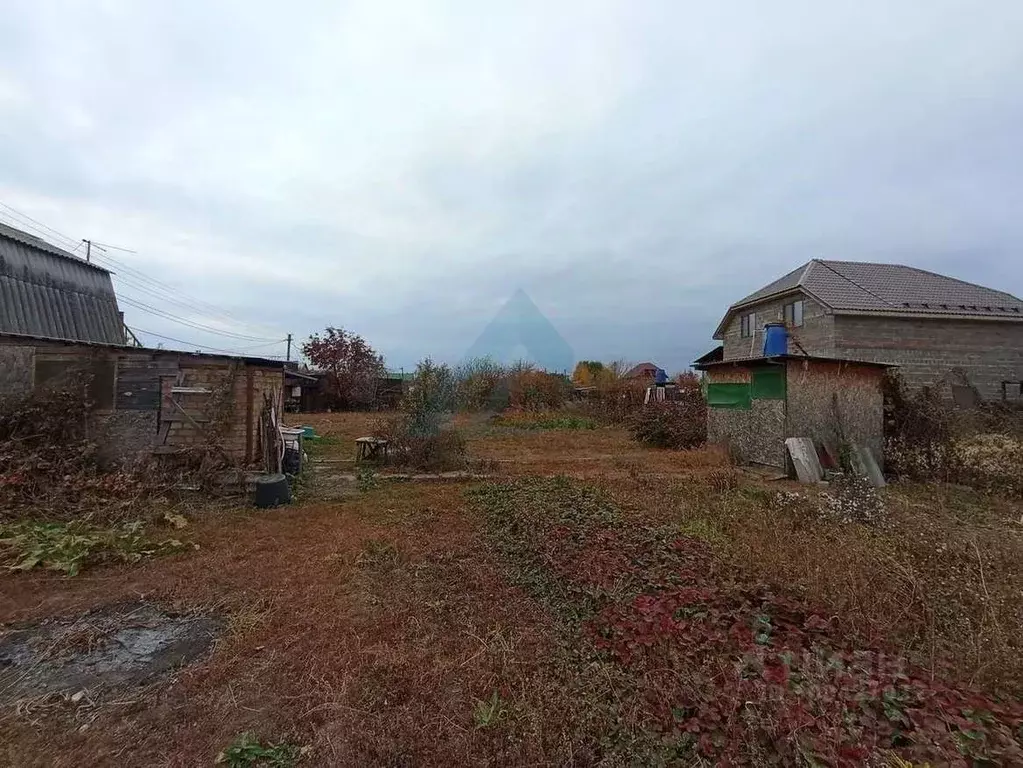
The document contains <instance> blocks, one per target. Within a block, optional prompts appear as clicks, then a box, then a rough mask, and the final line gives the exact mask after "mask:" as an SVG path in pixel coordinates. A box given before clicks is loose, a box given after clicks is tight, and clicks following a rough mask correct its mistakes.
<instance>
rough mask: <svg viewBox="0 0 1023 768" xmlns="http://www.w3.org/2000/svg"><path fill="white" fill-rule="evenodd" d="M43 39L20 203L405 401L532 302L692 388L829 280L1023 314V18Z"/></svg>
mask: <svg viewBox="0 0 1023 768" xmlns="http://www.w3.org/2000/svg"><path fill="white" fill-rule="evenodd" d="M37 6H38V4H37V5H31V4H21V5H18V6H17V7H16V8H14V9H12V10H11V11H10V12H8V13H5V14H4V17H3V19H0V174H2V175H0V192H2V195H0V201H3V202H6V203H8V204H11V205H14V206H15V207H17V208H19V209H20V210H24V211H25V212H27V213H29V214H30V215H32V216H34V217H36V218H39V219H40V220H42V221H45V222H47V223H48V224H50V225H51V226H54V227H56V228H57V229H59V230H61V231H64V232H67V233H68V234H70V235H72V236H73V237H86V236H89V237H93V238H95V239H100V240H103V239H105V240H106V241H107V242H115V243H118V244H121V245H125V246H127V247H132V248H136V249H137V250H139V251H140V253H139V255H138V256H134V255H123V256H119V257H118V258H122V259H124V260H125V261H126V263H129V264H130V265H132V266H134V267H135V268H137V269H143V270H144V271H145V272H146V273H147V274H151V275H153V276H154V277H157V278H158V279H160V280H165V281H169V282H174V283H176V284H180V285H182V287H183V288H185V290H187V291H188V292H189V293H190V294H192V295H196V296H199V297H200V298H201V299H203V300H205V301H209V302H212V303H214V304H217V305H218V306H223V307H226V308H227V309H228V310H229V311H231V312H232V313H233V314H236V315H241V316H243V317H245V318H246V319H247V320H249V321H250V322H251V323H253V324H256V323H258V324H261V325H262V324H267V323H270V324H272V325H273V326H274V327H275V328H278V327H279V326H283V328H282V329H281V330H284V331H292V332H294V333H295V334H297V335H299V336H304V335H306V334H308V333H309V332H311V331H313V330H316V329H318V328H322V327H323V326H324V325H327V324H343V325H345V326H347V327H352V328H354V329H355V330H357V331H359V332H361V333H363V334H364V335H365V336H366V337H367V338H369V339H370V340H371V341H373V342H375V343H376V344H377V345H378V346H379V347H380V348H381V349H382V350H383V351H384V352H385V354H387V356H388V358H389V360H390V362H391V363H392V364H394V365H395V366H396V367H397V366H405V367H410V366H411V365H412V364H413V363H414V362H415V360H416V359H417V358H418V357H421V356H423V355H425V354H433V355H435V356H436V357H439V358H442V359H450V360H454V359H457V358H458V357H459V356H460V355H461V354H462V353H463V352H464V351H465V349H466V348H467V347H468V345H469V344H471V343H472V341H473V340H474V339H475V337H476V336H477V335H478V334H479V332H480V330H481V329H482V328H483V327H484V326H485V324H486V323H487V322H488V321H489V319H490V317H492V315H493V314H494V313H495V312H496V311H497V309H498V308H499V307H500V305H501V303H502V302H503V301H504V300H505V299H507V298H508V297H509V296H510V295H511V294H512V293H513V292H514V291H515V290H516V289H517V288H520V287H521V288H524V289H525V290H526V291H527V292H528V293H529V295H530V296H531V297H532V298H533V299H534V301H535V302H536V303H537V305H538V306H539V307H540V308H541V309H542V310H543V311H544V312H545V313H547V314H548V316H549V317H550V318H551V319H552V321H553V322H554V323H555V325H556V326H557V327H558V329H559V330H560V331H561V333H562V335H563V336H564V337H565V339H566V340H567V341H568V342H569V343H570V344H571V345H572V346H573V348H574V349H575V350H576V353H577V354H579V355H580V356H584V357H603V358H617V357H622V358H630V359H633V360H638V359H653V360H655V361H656V362H658V363H659V364H661V365H662V366H665V367H668V368H680V367H682V366H683V365H684V364H685V363H686V362H687V361H688V360H690V359H692V357H693V356H694V355H696V354H699V353H700V352H702V351H704V349H705V348H707V347H709V346H710V344H711V343H712V342H711V340H710V338H709V337H710V333H711V331H712V330H713V328H714V325H715V324H716V322H717V320H718V318H719V315H720V313H721V312H722V310H723V309H724V307H725V306H726V305H727V304H728V303H729V302H730V301H732V300H733V299H734V298H736V297H738V296H741V295H744V294H745V293H748V292H749V291H751V290H753V289H755V288H756V287H758V286H759V285H761V284H763V283H765V282H767V281H768V280H770V279H772V278H774V277H776V276H777V275H779V274H781V273H783V272H785V271H787V270H789V269H791V268H792V267H793V266H795V265H796V264H798V263H801V262H803V261H805V260H807V259H809V258H812V257H816V256H827V257H831V258H853V259H856V258H863V259H879V260H892V261H902V262H905V263H910V264H914V265H917V266H921V267H924V268H930V269H934V270H936V271H943V272H947V273H949V274H953V275H955V276H958V277H962V278H965V279H972V280H976V281H979V282H986V283H989V284H991V285H993V286H995V287H999V288H1003V289H1008V290H1011V291H1014V292H1016V293H1020V292H1023V284H1021V283H1023V268H1021V267H1020V266H1019V263H1020V260H1019V258H1018V253H1019V249H1020V243H1021V241H1023V220H1021V219H1020V217H1019V216H1018V211H1019V210H1020V208H1021V204H1023V189H1021V184H1020V181H1019V179H1020V178H1023V152H1020V151H1019V148H1018V137H1019V133H1020V127H1021V122H1023V120H1021V117H1023V49H1021V48H1020V46H1019V45H1018V40H1019V39H1021V38H1023V6H1021V5H1019V4H1018V3H1014V2H1010V1H1009V0H1003V1H1002V2H994V3H989V4H988V5H987V6H985V9H984V12H983V13H980V12H978V11H977V8H976V6H975V5H974V4H971V3H967V2H952V1H951V0H943V1H941V2H931V3H928V4H926V6H922V5H920V4H916V3H906V4H898V3H888V2H880V0H879V1H878V2H869V3H855V4H854V3H827V4H821V3H810V2H779V3H771V4H762V3H756V2H734V3H717V4H707V3H700V4H696V3H675V2H663V3H643V4H635V3H626V2H611V1H608V2H602V3H590V2H587V3H582V2H578V3H576V2H569V3H559V4H550V3H546V4H540V3H516V4H514V5H512V6H505V7H503V8H498V7H497V6H493V7H488V6H487V5H486V4H478V3H468V2H465V3H427V4H420V3H411V2H410V3H405V4H391V3H370V2H364V3H360V2H352V3H346V4H342V5H337V4H335V3H330V2H322V3H299V4H295V5H294V6H280V5H270V4H264V3H244V4H243V3H232V4H220V3H217V4H213V5H211V4H209V3H200V2H183V3H177V4H174V5H173V6H167V7H166V8H160V7H158V6H151V5H150V4H140V3H134V2H127V1H125V2H115V1H114V0H108V1H107V2H97V3H96V4H94V5H93V6H89V5H79V4H67V5H61V4H45V7H43V6H39V7H37ZM278 307H281V309H278ZM127 315H128V319H129V321H130V322H134V323H136V324H138V325H140V326H141V327H145V328H149V329H151V330H155V331H157V332H162V333H166V335H169V336H177V337H180V338H188V339H190V340H191V339H195V340H196V341H199V342H201V343H205V344H209V345H211V346H223V345H224V344H225V343H227V344H230V343H231V342H225V340H223V339H220V340H218V339H217V337H214V336H204V335H203V334H201V333H200V332H198V331H190V330H188V329H184V328H180V327H176V326H175V325H174V324H171V323H166V322H165V321H162V320H159V319H157V318H151V317H146V316H145V315H139V314H138V313H135V312H133V311H131V310H130V309H129V311H128V313H127Z"/></svg>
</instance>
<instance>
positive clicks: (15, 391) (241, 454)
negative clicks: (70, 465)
mask: <svg viewBox="0 0 1023 768" xmlns="http://www.w3.org/2000/svg"><path fill="white" fill-rule="evenodd" d="M284 367H285V364H284V363H283V362H282V361H279V360H267V359H264V358H257V357H235V356H231V355H212V354H201V353H196V352H180V351H175V350H167V349H149V348H145V347H129V346H126V345H123V344H106V343H95V342H84V341H71V340H67V339H53V338H45V337H41V336H30V335H24V334H8V333H0V398H2V397H5V396H7V397H10V396H18V395H23V394H25V393H27V392H30V391H32V390H34V389H38V388H40V387H45V386H47V385H48V384H49V383H50V382H57V381H59V380H60V378H61V377H63V376H66V375H68V374H71V373H74V372H82V373H84V374H86V375H87V376H88V379H89V392H88V396H89V399H90V400H91V401H92V405H93V414H94V420H95V425H96V439H97V443H99V445H100V448H101V450H102V452H103V453H104V454H105V455H106V457H107V458H108V459H110V460H112V461H119V462H129V463H130V462H132V461H135V460H137V459H140V458H143V457H145V456H152V455H160V454H176V453H181V452H183V451H187V450H188V449H191V448H197V447H200V446H203V445H210V446H212V447H214V448H215V449H216V450H217V451H218V452H219V453H220V454H221V455H222V456H224V457H225V458H227V459H228V460H229V461H230V462H231V464H233V465H234V466H238V467H253V468H259V467H263V466H264V465H265V464H267V461H266V455H267V446H266V445H265V443H266V442H267V438H266V434H267V429H266V422H267V420H269V421H271V422H272V424H273V425H274V426H275V427H276V425H278V424H279V420H280V414H281V412H282V410H283V405H284V386H285V370H284ZM274 450H277V446H275V447H274Z"/></svg>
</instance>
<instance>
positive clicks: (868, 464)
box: [849, 443, 887, 488]
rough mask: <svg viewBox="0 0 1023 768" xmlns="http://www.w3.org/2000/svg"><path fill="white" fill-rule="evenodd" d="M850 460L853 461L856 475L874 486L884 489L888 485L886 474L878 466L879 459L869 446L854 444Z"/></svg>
mask: <svg viewBox="0 0 1023 768" xmlns="http://www.w3.org/2000/svg"><path fill="white" fill-rule="evenodd" d="M849 458H850V460H851V461H852V467H853V470H854V471H855V472H856V474H858V475H859V476H860V477H865V478H867V480H869V481H870V484H871V485H872V486H874V487H875V488H884V487H885V485H887V483H885V479H884V473H883V472H881V467H879V466H878V464H877V459H876V458H875V457H874V454H873V452H872V451H871V450H870V449H869V448H868V447H867V446H865V445H862V444H861V443H855V444H853V446H852V450H851V451H850V452H849Z"/></svg>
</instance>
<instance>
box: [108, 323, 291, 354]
mask: <svg viewBox="0 0 1023 768" xmlns="http://www.w3.org/2000/svg"><path fill="white" fill-rule="evenodd" d="M128 330H130V331H132V332H133V333H142V334H145V335H146V336H154V337H156V338H158V339H163V340H164V341H173V342H174V343H175V344H185V345H187V346H189V347H194V348H196V349H208V350H210V351H211V352H223V353H224V354H227V355H237V354H238V353H239V352H245V351H246V350H251V349H255V348H257V347H266V346H269V345H268V344H257V345H256V347H242V348H241V349H219V348H217V347H208V346H206V345H205V344H197V343H195V342H194V341H186V340H185V339H176V338H174V337H173V336H164V335H163V334H162V333H155V332H154V331H147V330H144V329H142V328H129V329H128ZM273 343H275V344H283V343H284V339H280V340H279V341H276V342H273ZM265 357H267V358H268V359H270V358H277V357H280V355H267V356H265Z"/></svg>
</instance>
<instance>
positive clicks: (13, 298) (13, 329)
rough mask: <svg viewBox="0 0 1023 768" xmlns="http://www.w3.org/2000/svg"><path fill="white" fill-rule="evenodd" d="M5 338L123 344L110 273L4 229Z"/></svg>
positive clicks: (0, 250)
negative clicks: (6, 335)
mask: <svg viewBox="0 0 1023 768" xmlns="http://www.w3.org/2000/svg"><path fill="white" fill-rule="evenodd" d="M0 333H13V334H23V335H29V336H43V337H47V338H52V339H68V340H73V341H93V342H101V343H107V344H123V343H124V330H123V325H122V321H121V315H120V311H119V309H118V307H117V296H116V295H115V294H114V286H113V283H112V282H111V280H110V273H109V272H108V271H107V270H105V269H103V268H102V267H97V266H95V265H94V264H89V263H87V262H86V261H85V260H83V259H79V258H77V257H75V256H72V255H71V254H69V253H68V252H66V251H63V250H61V249H60V248H57V247H56V246H53V245H51V244H50V243H47V242H45V241H43V240H40V239H39V238H37V237H34V236H32V235H30V234H28V233H27V232H22V231H21V230H18V229H14V228H13V227H9V226H6V225H0Z"/></svg>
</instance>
